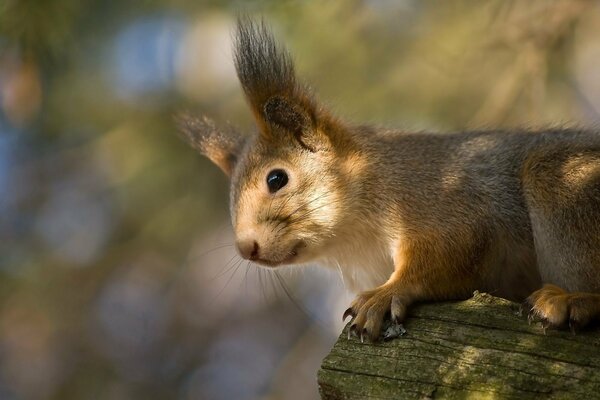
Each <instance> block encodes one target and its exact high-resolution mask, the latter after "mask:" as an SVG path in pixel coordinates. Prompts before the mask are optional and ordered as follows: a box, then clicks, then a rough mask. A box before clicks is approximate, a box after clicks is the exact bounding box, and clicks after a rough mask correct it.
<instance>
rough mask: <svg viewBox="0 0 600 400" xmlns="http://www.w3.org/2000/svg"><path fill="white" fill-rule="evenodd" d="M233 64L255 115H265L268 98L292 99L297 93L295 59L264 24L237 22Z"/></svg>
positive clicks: (250, 21)
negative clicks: (263, 112) (263, 110)
mask: <svg viewBox="0 0 600 400" xmlns="http://www.w3.org/2000/svg"><path fill="white" fill-rule="evenodd" d="M234 63H235V68H236V70H237V75H238V78H239V80H240V83H241V84H242V88H243V89H244V93H245V94H246V96H247V97H248V100H249V101H250V103H251V105H252V107H253V108H254V111H255V112H256V113H259V114H260V113H262V109H263V107H264V104H265V102H266V101H267V100H268V99H269V98H271V97H273V96H286V97H290V96H291V95H293V93H294V92H295V91H296V77H295V72H294V63H293V61H292V58H291V56H290V54H289V53H288V52H287V51H286V50H285V49H284V48H282V47H280V46H279V45H278V44H277V42H276V41H275V38H274V37H273V34H272V33H271V31H270V30H269V28H268V27H267V26H266V24H265V23H264V22H263V21H260V22H256V21H253V20H252V19H250V18H249V17H240V18H238V21H237V32H236V37H235V49H234Z"/></svg>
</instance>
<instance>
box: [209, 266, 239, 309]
mask: <svg viewBox="0 0 600 400" xmlns="http://www.w3.org/2000/svg"><path fill="white" fill-rule="evenodd" d="M243 261H244V260H243V259H242V258H240V260H239V261H238V262H237V263H236V264H235V265H236V267H235V269H234V270H233V272H232V273H231V276H230V277H229V279H227V282H225V285H224V286H223V287H222V288H221V290H219V293H217V295H216V296H215V297H214V298H213V299H212V300H210V301H209V302H208V305H211V304H213V303H214V302H215V301H216V300H217V299H218V298H219V296H221V294H222V293H223V292H224V291H225V289H226V288H227V286H229V284H230V283H231V280H232V279H233V277H234V276H235V274H236V272H237V271H238V270H239V268H240V266H241V265H242V262H243Z"/></svg>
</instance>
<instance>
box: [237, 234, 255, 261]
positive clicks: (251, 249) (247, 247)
mask: <svg viewBox="0 0 600 400" xmlns="http://www.w3.org/2000/svg"><path fill="white" fill-rule="evenodd" d="M236 245H237V248H238V251H239V252H240V255H241V256H242V257H243V258H245V259H246V260H252V261H254V260H257V259H258V243H256V240H252V239H244V240H240V241H238V242H237V243H236Z"/></svg>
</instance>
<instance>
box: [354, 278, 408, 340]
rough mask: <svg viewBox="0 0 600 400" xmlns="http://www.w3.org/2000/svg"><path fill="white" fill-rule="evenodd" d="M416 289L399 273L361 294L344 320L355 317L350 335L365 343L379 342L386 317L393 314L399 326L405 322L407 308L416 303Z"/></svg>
mask: <svg viewBox="0 0 600 400" xmlns="http://www.w3.org/2000/svg"><path fill="white" fill-rule="evenodd" d="M415 289H416V288H414V287H413V288H410V287H408V285H405V284H403V282H402V279H401V278H400V274H399V273H398V271H395V272H394V273H393V274H392V276H391V277H390V279H388V281H387V282H386V283H384V284H383V285H381V286H379V287H378V288H375V289H372V290H368V291H366V292H362V293H360V294H359V295H358V296H356V299H355V300H354V301H353V302H352V304H351V305H350V307H349V308H348V309H347V310H346V312H345V313H344V319H346V318H347V317H348V316H349V315H351V316H352V318H353V319H352V324H351V325H350V332H352V333H356V334H357V335H358V336H359V337H360V338H361V340H363V339H364V338H367V339H370V340H371V341H377V339H378V338H379V333H380V331H381V325H382V323H383V319H384V317H385V316H386V314H388V313H389V314H390V316H391V320H392V321H393V322H395V323H400V322H402V321H404V318H405V316H406V310H407V307H408V306H409V305H410V304H411V303H413V302H414V301H415V297H416V295H417V293H416V291H415Z"/></svg>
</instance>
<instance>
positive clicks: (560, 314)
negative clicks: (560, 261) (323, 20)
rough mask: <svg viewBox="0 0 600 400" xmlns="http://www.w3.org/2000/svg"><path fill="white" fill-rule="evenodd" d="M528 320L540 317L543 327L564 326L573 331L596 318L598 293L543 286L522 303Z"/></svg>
mask: <svg viewBox="0 0 600 400" xmlns="http://www.w3.org/2000/svg"><path fill="white" fill-rule="evenodd" d="M523 308H524V309H525V310H526V311H528V319H529V321H530V322H531V321H532V320H535V319H539V320H541V323H542V327H543V328H544V332H545V330H546V328H547V327H549V326H550V327H566V326H568V327H569V328H570V329H571V332H572V333H573V334H575V332H576V331H577V330H579V329H580V328H582V327H584V326H586V325H587V324H588V323H589V322H590V321H592V320H594V319H598V318H600V294H595V293H582V292H574V293H569V292H567V291H565V290H563V289H561V288H559V287H558V286H555V285H550V284H547V285H544V287H543V288H541V289H539V290H536V291H535V292H533V294H532V295H531V296H529V297H528V298H527V300H525V302H524V303H523Z"/></svg>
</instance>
